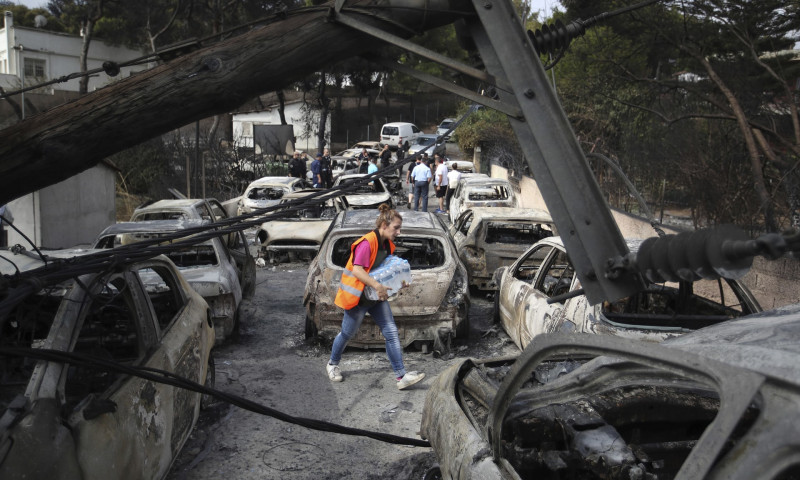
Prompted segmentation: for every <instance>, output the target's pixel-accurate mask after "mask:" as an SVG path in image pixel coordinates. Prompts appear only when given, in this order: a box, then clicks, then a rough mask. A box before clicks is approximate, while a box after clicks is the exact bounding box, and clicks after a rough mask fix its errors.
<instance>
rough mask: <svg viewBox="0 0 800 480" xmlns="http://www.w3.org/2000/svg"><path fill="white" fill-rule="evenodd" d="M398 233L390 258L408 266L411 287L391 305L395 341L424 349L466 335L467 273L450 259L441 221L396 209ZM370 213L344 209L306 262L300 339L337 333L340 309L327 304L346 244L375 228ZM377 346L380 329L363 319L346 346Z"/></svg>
mask: <svg viewBox="0 0 800 480" xmlns="http://www.w3.org/2000/svg"><path fill="white" fill-rule="evenodd" d="M400 215H401V216H402V217H403V229H402V233H401V235H400V236H399V237H398V238H397V240H396V241H395V245H396V246H397V250H396V251H395V255H397V256H399V257H401V258H404V259H406V260H407V261H408V262H409V264H410V266H411V277H412V284H411V285H409V286H408V287H406V288H404V289H402V290H401V291H400V293H399V294H398V295H397V297H396V298H395V299H394V300H393V301H392V314H393V315H394V319H395V322H396V323H397V330H398V334H399V337H400V343H401V344H402V345H403V346H404V347H407V346H409V345H411V344H412V343H414V342H418V346H419V347H420V348H422V349H423V350H427V348H428V347H429V346H430V344H431V342H434V343H436V342H439V341H448V340H449V339H450V338H451V337H453V336H456V337H463V336H466V335H467V334H468V333H469V318H468V316H467V314H468V310H469V294H468V291H467V290H468V288H467V272H466V269H465V268H464V265H463V264H462V263H461V261H460V260H459V259H458V255H456V252H455V247H454V245H453V242H452V240H451V239H450V237H449V236H448V234H447V231H446V230H445V227H444V225H443V224H442V223H441V221H440V220H439V219H438V218H437V217H436V216H435V215H433V214H431V213H424V212H411V211H405V210H404V211H401V212H400ZM376 218H377V213H376V212H375V211H364V210H357V211H353V210H351V211H347V212H344V213H341V214H339V216H337V217H336V219H335V220H334V221H333V225H332V226H331V230H330V231H329V232H328V234H327V235H326V237H325V241H324V242H323V244H322V247H321V248H320V250H319V254H318V255H317V257H316V258H315V259H314V260H313V261H312V262H311V265H310V268H309V274H308V280H307V282H306V288H305V294H304V296H303V303H304V305H305V310H306V338H310V337H312V336H315V335H318V334H319V335H322V336H323V337H328V338H333V337H334V336H335V335H336V334H337V333H338V332H339V330H340V329H341V326H342V315H343V313H344V312H343V310H342V309H341V308H339V307H337V306H336V305H334V303H333V299H334V297H335V296H336V291H337V290H338V288H339V282H340V279H341V276H342V271H343V270H344V267H345V265H346V264H347V260H348V258H349V257H350V245H351V244H352V243H353V242H354V241H355V240H357V239H358V238H359V237H361V236H362V235H364V234H366V233H367V232H369V231H371V230H373V229H374V228H375V220H376ZM348 345H350V346H357V347H364V348H383V347H384V345H385V343H384V340H383V337H382V335H381V333H380V329H379V328H378V327H377V325H375V324H374V323H373V322H372V320H371V319H370V317H369V316H367V320H365V321H364V323H362V325H361V328H360V329H359V331H358V334H357V335H356V336H355V337H354V338H353V339H351V340H350V342H349V343H348Z"/></svg>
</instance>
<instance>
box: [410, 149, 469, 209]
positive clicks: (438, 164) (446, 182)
mask: <svg viewBox="0 0 800 480" xmlns="http://www.w3.org/2000/svg"><path fill="white" fill-rule="evenodd" d="M452 166H453V169H452V170H449V169H448V168H447V165H446V164H445V159H444V157H443V156H441V155H439V154H438V153H436V154H434V155H433V160H432V161H431V160H429V157H428V154H427V153H425V154H423V155H422V157H417V160H416V162H415V163H414V164H413V167H412V166H409V168H408V171H407V172H406V185H408V189H409V191H408V208H409V209H411V208H412V205H413V208H414V211H415V212H417V211H419V210H420V207H421V208H422V211H423V212H427V211H428V191H429V189H430V184H431V183H433V186H434V190H435V192H436V198H437V200H438V202H439V208H437V209H436V210H435V211H434V213H448V212H449V211H450V198H452V196H453V191H454V189H455V187H456V185H458V181H459V180H460V179H461V172H459V171H458V164H457V163H453V164H452ZM434 167H435V170H434ZM420 203H421V204H422V205H420Z"/></svg>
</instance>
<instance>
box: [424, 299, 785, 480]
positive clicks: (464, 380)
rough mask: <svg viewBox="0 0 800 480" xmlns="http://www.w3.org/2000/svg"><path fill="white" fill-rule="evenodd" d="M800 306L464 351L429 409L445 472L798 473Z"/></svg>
mask: <svg viewBox="0 0 800 480" xmlns="http://www.w3.org/2000/svg"><path fill="white" fill-rule="evenodd" d="M798 393H800V307H798V306H797V305H793V306H790V307H785V308H783V309H779V310H775V311H772V312H767V313H761V314H754V315H751V316H748V317H743V318H740V319H736V320H730V321H727V322H723V323H720V324H718V325H714V326H711V327H707V328H704V329H701V330H698V331H695V332H692V333H688V334H686V335H684V336H681V337H678V338H675V339H672V340H669V341H667V342H664V343H663V344H661V345H658V344H652V343H645V342H639V341H635V340H630V339H624V338H619V337H610V336H600V335H588V334H563V333H557V334H549V335H539V336H537V337H535V338H534V339H533V341H532V342H531V343H530V344H529V345H528V347H527V348H526V349H525V351H524V352H522V354H521V355H520V356H519V357H518V358H516V359H508V358H506V359H487V360H483V361H481V360H469V359H467V360H462V361H459V362H458V363H457V364H455V365H453V366H451V367H449V368H448V369H447V370H445V371H444V372H443V373H441V374H440V375H439V376H438V377H437V378H436V380H435V382H434V383H433V384H432V385H431V387H430V390H429V393H428V395H427V398H426V401H425V407H424V409H423V414H422V428H421V433H422V436H423V437H425V438H427V439H428V440H429V441H430V442H431V444H432V446H433V448H434V450H435V451H436V456H437V457H438V460H439V465H438V467H436V468H435V469H432V470H431V471H429V472H428V473H427V474H426V475H427V476H426V477H425V478H445V479H459V480H467V479H478V478H480V479H507V478H518V479H541V478H547V479H573V478H580V479H611V480H623V479H624V480H629V479H632V478H635V479H642V480H645V479H653V480H655V479H672V478H676V479H686V480H689V479H692V480H693V479H723V478H724V479H741V480H749V479H755V478H758V479H762V480H767V479H772V480H788V479H793V478H798V474H800V460H798V457H797V446H796V438H797V432H798V430H799V429H800V424H798V418H800V415H798V413H800V395H798Z"/></svg>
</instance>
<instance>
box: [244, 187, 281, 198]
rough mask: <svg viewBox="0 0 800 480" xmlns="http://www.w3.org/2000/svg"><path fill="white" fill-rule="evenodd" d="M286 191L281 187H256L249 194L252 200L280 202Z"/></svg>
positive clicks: (248, 196)
mask: <svg viewBox="0 0 800 480" xmlns="http://www.w3.org/2000/svg"><path fill="white" fill-rule="evenodd" d="M284 193H286V191H285V190H284V189H283V188H280V187H256V188H252V189H250V191H249V192H247V198H249V199H250V200H280V199H281V198H282V197H283V195H284Z"/></svg>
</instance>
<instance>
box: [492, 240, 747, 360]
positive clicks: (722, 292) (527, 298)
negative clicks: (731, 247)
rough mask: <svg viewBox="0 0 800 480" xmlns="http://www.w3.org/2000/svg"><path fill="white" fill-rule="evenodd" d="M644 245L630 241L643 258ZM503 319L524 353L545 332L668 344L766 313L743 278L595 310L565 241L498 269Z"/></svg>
mask: <svg viewBox="0 0 800 480" xmlns="http://www.w3.org/2000/svg"><path fill="white" fill-rule="evenodd" d="M640 244H641V242H640V241H637V240H629V241H628V248H629V249H630V250H631V251H632V252H636V251H637V250H638V248H639V245H640ZM493 282H494V283H495V284H496V286H497V289H498V292H497V294H496V295H495V318H496V319H499V321H500V322H501V323H502V325H503V328H504V329H505V330H506V332H507V333H508V335H509V337H511V338H512V339H513V340H514V343H516V344H517V346H518V347H519V348H520V349H523V348H525V346H526V345H527V344H528V342H530V340H531V338H533V337H535V336H536V335H538V334H540V333H553V332H581V333H597V334H603V335H615V336H624V337H629V338H635V339H639V340H649V341H654V342H660V341H662V340H664V339H666V338H668V337H670V336H676V335H680V334H683V333H686V332H689V331H692V330H697V329H698V328H701V327H706V326H709V325H713V324H715V323H719V322H722V321H725V320H729V319H731V318H735V317H739V316H742V315H747V314H751V313H756V312H760V311H761V306H760V305H759V304H758V301H757V300H756V299H755V297H754V296H753V294H752V292H750V290H749V289H748V288H747V287H746V286H744V285H743V284H742V283H741V282H739V281H738V280H727V279H718V280H700V281H697V282H686V281H681V282H678V283H673V282H667V283H662V284H655V283H652V284H650V285H648V286H647V289H645V290H643V291H641V292H638V293H636V294H635V295H631V296H629V297H626V298H623V299H621V300H618V301H615V302H603V303H598V304H597V305H589V302H588V301H587V299H586V297H585V296H583V295H578V296H575V297H573V298H568V299H566V300H559V299H557V298H554V297H559V296H561V295H564V294H566V293H569V292H573V291H575V290H577V289H579V288H580V281H579V280H578V279H577V276H576V275H575V269H574V268H573V266H572V263H571V262H570V259H569V255H568V254H567V252H566V250H565V248H564V243H563V241H562V240H561V238H560V237H550V238H545V239H543V240H541V241H539V242H537V243H536V244H535V245H533V246H532V247H531V248H530V249H528V251H527V252H525V253H524V254H523V255H522V256H520V258H519V259H517V261H516V262H514V263H513V264H512V265H511V266H509V267H500V268H499V269H497V270H496V271H495V275H494V281H493Z"/></svg>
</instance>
